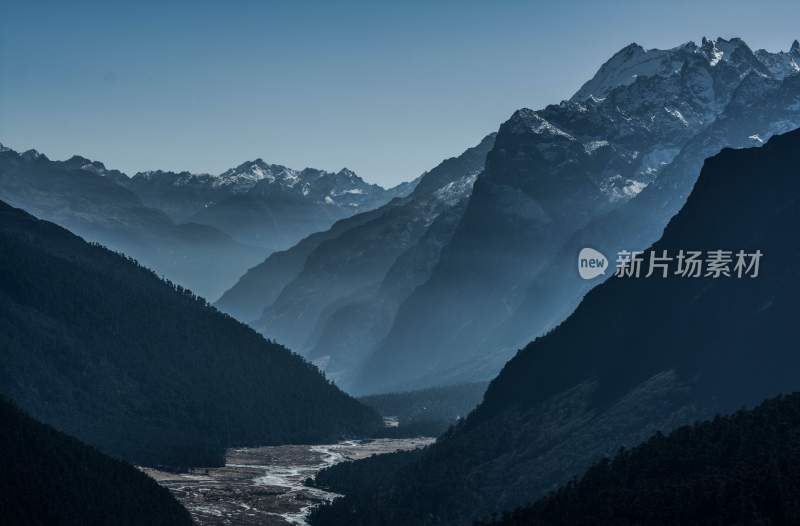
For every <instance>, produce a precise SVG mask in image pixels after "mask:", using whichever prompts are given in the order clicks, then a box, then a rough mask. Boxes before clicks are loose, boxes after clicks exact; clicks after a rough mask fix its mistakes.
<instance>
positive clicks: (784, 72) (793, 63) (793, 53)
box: [755, 40, 800, 80]
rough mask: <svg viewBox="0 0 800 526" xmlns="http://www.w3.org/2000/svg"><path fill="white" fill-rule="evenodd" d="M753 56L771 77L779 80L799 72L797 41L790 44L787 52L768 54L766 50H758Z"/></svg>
mask: <svg viewBox="0 0 800 526" xmlns="http://www.w3.org/2000/svg"><path fill="white" fill-rule="evenodd" d="M755 55H756V58H757V59H758V61H759V62H761V63H762V64H763V65H764V66H765V67H766V68H767V69H768V70H769V72H770V73H771V74H772V76H774V77H775V78H777V79H779V80H783V79H784V78H786V77H788V76H789V75H794V74H796V73H798V72H800V42H798V41H797V40H795V41H794V42H792V45H791V47H790V48H789V51H788V52H786V51H778V52H777V53H770V52H769V51H767V50H766V49H759V50H758V51H756V52H755Z"/></svg>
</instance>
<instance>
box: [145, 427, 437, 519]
mask: <svg viewBox="0 0 800 526" xmlns="http://www.w3.org/2000/svg"><path fill="white" fill-rule="evenodd" d="M433 441H434V439H432V438H406V439H375V440H348V441H345V442H340V443H338V444H329V445H317V446H309V445H287V446H269V447H258V448H241V449H230V450H228V452H227V455H226V463H225V466H224V467H219V468H199V469H194V470H192V471H190V472H188V473H169V472H165V471H158V470H154V469H150V468H143V470H144V471H145V472H146V473H147V474H148V475H150V476H151V477H153V478H154V479H155V480H157V481H158V482H159V484H161V485H162V486H165V487H166V488H168V489H169V490H170V491H171V492H172V493H173V494H174V495H175V497H176V498H177V499H178V500H179V501H180V502H181V503H182V504H183V505H184V506H186V508H187V509H188V510H189V512H190V513H191V514H192V517H193V518H194V520H195V521H196V522H197V523H198V524H199V525H200V526H207V525H209V526H210V525H215V526H216V525H230V526H251V525H263V526H273V525H305V524H307V522H306V518H307V516H308V512H309V511H310V510H311V508H313V507H314V506H317V505H319V504H321V503H323V502H328V501H330V500H332V499H333V498H335V497H337V496H338V495H337V494H335V493H330V492H327V491H323V490H320V489H316V488H311V487H308V486H305V485H304V484H303V482H304V481H305V480H306V479H307V478H310V477H313V476H314V475H315V474H316V473H317V472H318V471H320V470H321V469H323V468H326V467H328V466H333V465H334V464H338V463H339V462H343V461H345V460H358V459H361V458H365V457H369V456H371V455H375V454H383V453H391V452H394V451H406V450H410V449H416V448H420V447H424V446H427V445H428V444H431V443H432V442H433Z"/></svg>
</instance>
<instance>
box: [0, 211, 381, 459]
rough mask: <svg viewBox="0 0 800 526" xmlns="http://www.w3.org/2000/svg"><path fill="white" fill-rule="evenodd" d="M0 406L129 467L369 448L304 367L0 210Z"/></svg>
mask: <svg viewBox="0 0 800 526" xmlns="http://www.w3.org/2000/svg"><path fill="white" fill-rule="evenodd" d="M0 348H2V349H3V356H2V360H0V393H2V394H3V395H5V396H7V397H9V398H11V399H12V400H14V401H15V402H16V403H17V404H18V405H19V406H20V407H21V408H22V409H23V410H25V411H26V412H27V413H29V414H31V415H32V416H33V417H34V418H36V419H37V420H40V421H42V422H45V423H47V424H50V425H53V426H54V427H56V428H57V429H59V430H62V431H64V432H66V433H68V434H70V435H72V436H75V437H77V438H79V439H80V440H82V441H84V442H86V443H88V444H91V445H94V446H96V447H98V448H99V449H100V450H101V451H103V452H105V453H109V454H111V455H113V456H117V457H120V458H124V459H127V460H129V461H131V462H135V463H138V464H151V465H152V464H167V465H177V466H187V465H209V464H215V463H219V462H222V452H223V448H225V447H230V446H241V445H246V444H254V445H265V444H277V443H287V442H294V443H308V442H318V441H326V442H327V441H331V440H337V439H340V438H345V437H352V436H356V435H363V434H368V433H370V432H371V431H373V430H375V429H376V428H378V427H380V425H381V421H380V418H379V416H378V415H377V414H376V413H375V412H374V411H373V410H371V409H369V408H367V407H365V406H363V405H362V404H360V403H359V402H357V401H356V400H354V399H352V398H350V397H349V396H347V395H345V394H344V393H342V392H341V391H339V390H338V389H337V388H336V387H335V386H333V385H332V384H331V383H330V382H328V381H327V380H326V379H325V378H324V377H323V376H322V375H321V374H320V373H319V371H318V370H317V369H316V368H315V367H314V366H312V365H310V364H308V363H306V362H304V361H303V360H302V359H301V358H299V357H298V356H296V355H294V354H292V353H290V352H289V351H288V350H286V349H285V348H283V347H281V346H279V345H276V344H274V343H270V342H268V341H265V340H264V339H263V338H262V337H261V336H260V335H258V334H257V333H255V332H254V331H253V330H251V329H250V328H248V327H246V326H244V325H242V324H241V323H239V322H237V321H235V320H234V319H232V318H230V317H229V316H226V315H223V314H221V313H219V312H218V311H217V310H216V309H214V308H212V307H210V306H208V304H207V303H206V302H205V300H203V299H201V298H198V297H197V296H195V295H194V294H192V293H191V292H189V291H188V290H186V289H183V288H181V287H178V286H175V285H172V284H170V283H167V282H164V281H162V280H160V279H158V277H157V276H156V275H155V274H154V273H153V272H152V271H149V270H147V269H145V268H143V267H141V266H139V265H137V264H136V263H134V262H133V261H132V260H130V259H127V258H125V257H123V256H121V255H118V254H115V253H112V252H110V251H108V250H106V249H105V248H102V247H100V246H98V245H91V244H88V243H86V242H85V241H83V240H82V239H80V238H78V237H76V236H74V235H73V234H71V233H69V232H68V231H66V230H64V229H63V228H61V227H58V226H56V225H54V224H52V223H48V222H45V221H41V220H37V219H36V218H34V217H32V216H30V215H28V214H26V213H25V212H23V211H22V210H19V209H15V208H12V207H10V206H8V205H6V204H4V203H0Z"/></svg>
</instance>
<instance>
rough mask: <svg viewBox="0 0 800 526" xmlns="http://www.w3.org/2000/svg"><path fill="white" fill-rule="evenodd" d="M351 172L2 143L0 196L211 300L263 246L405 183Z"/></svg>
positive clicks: (298, 235) (365, 205)
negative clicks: (198, 169)
mask: <svg viewBox="0 0 800 526" xmlns="http://www.w3.org/2000/svg"><path fill="white" fill-rule="evenodd" d="M413 185H414V183H413V182H411V183H404V184H402V185H399V186H397V187H395V188H393V189H391V190H384V189H383V188H381V187H379V186H377V185H370V184H367V183H365V182H364V181H363V180H362V179H361V178H359V177H358V176H357V175H355V174H354V173H353V172H352V171H350V170H347V169H343V170H340V171H339V172H336V173H332V172H325V171H322V170H315V169H311V168H306V169H305V170H300V171H297V170H292V169H290V168H286V167H284V166H278V165H270V164H267V163H265V162H264V161H263V160H261V159H257V160H255V161H251V162H247V163H243V164H241V165H240V166H238V167H236V168H232V169H230V170H227V171H226V172H224V173H222V174H219V175H208V174H190V173H188V172H181V173H173V172H163V171H154V172H144V173H137V174H136V175H134V176H133V177H128V176H127V175H125V174H123V173H122V172H120V171H118V170H112V169H108V168H106V167H105V166H104V165H103V164H102V163H100V162H98V161H92V160H90V159H87V158H85V157H80V156H73V157H71V158H70V159H68V160H66V161H51V160H50V159H48V158H47V157H46V156H45V155H43V154H41V153H39V152H37V151H35V150H28V151H26V152H23V153H18V152H15V151H14V150H11V149H10V148H6V147H3V146H1V145H0V199H2V200H4V201H6V202H7V203H9V204H11V205H13V206H17V207H20V208H23V209H25V210H28V211H29V212H31V213H33V214H35V215H37V216H38V217H41V218H43V219H47V220H50V221H53V222H55V223H57V224H60V225H62V226H64V227H66V228H68V229H70V230H71V231H73V232H75V233H77V234H78V235H81V236H83V237H85V238H86V239H88V240H90V241H96V242H99V243H101V244H103V245H105V246H107V247H109V248H111V249H113V250H117V251H120V252H123V253H125V254H127V255H129V256H132V257H134V258H136V259H137V260H138V261H140V262H141V263H143V264H145V265H146V266H148V267H150V268H152V269H153V270H155V271H156V272H158V273H159V274H161V275H163V276H165V277H167V278H169V279H170V280H172V281H174V282H176V283H179V284H181V285H183V286H185V287H188V288H190V289H191V290H193V291H194V292H196V293H198V294H200V295H201V296H203V297H205V298H208V299H210V300H214V299H216V298H218V297H219V296H220V294H221V293H222V292H223V291H225V290H226V289H227V288H229V287H230V286H231V285H232V284H233V283H235V281H236V279H237V278H238V277H240V276H241V275H242V274H243V273H244V272H245V271H246V270H247V269H248V268H250V267H251V266H253V265H255V264H256V263H258V262H259V261H261V260H263V258H264V257H265V255H268V254H269V253H270V252H272V251H274V250H277V249H280V248H286V247H288V246H291V245H293V244H295V243H296V242H297V241H299V240H300V239H302V238H303V237H305V236H307V235H308V234H310V233H312V232H315V231H317V230H324V229H326V228H328V227H329V226H330V225H331V224H332V223H333V222H335V221H336V220H338V219H341V218H344V217H347V216H349V215H352V214H354V213H357V212H360V211H362V210H369V209H370V208H374V207H377V206H380V205H382V204H384V203H386V202H388V201H390V200H391V199H393V198H394V197H399V196H403V195H405V194H406V193H408V192H410V191H411V190H412V189H413Z"/></svg>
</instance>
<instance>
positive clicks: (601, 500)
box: [481, 394, 800, 526]
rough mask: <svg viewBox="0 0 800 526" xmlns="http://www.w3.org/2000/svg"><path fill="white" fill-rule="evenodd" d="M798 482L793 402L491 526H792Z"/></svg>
mask: <svg viewBox="0 0 800 526" xmlns="http://www.w3.org/2000/svg"><path fill="white" fill-rule="evenodd" d="M799 474H800V395H798V394H794V395H791V396H787V397H783V398H777V399H773V400H769V401H767V402H764V403H762V404H761V405H759V406H758V407H757V408H756V409H754V410H752V411H740V412H737V413H736V414H734V415H733V416H730V417H718V418H715V419H714V420H711V421H709V422H705V423H702V424H696V425H693V426H687V427H682V428H680V429H678V430H676V431H673V432H672V433H671V434H670V435H669V436H664V435H662V434H658V435H656V436H655V437H653V438H651V439H650V440H648V441H647V442H645V443H644V444H642V445H640V446H637V447H635V448H633V449H630V450H623V451H621V452H619V453H618V454H617V455H616V456H615V457H614V458H613V459H612V460H609V459H604V460H602V461H600V462H599V463H597V464H595V465H593V466H592V467H591V468H589V470H588V471H587V472H586V474H584V475H583V477H581V479H580V480H578V481H575V482H571V483H570V484H568V485H567V486H565V487H563V488H561V489H559V490H558V491H556V492H554V493H553V494H551V495H549V496H548V497H546V498H544V499H542V500H540V501H539V502H537V503H536V504H534V505H532V506H531V507H529V508H525V509H520V510H517V511H515V512H514V513H511V514H509V515H507V516H506V517H504V518H503V519H502V520H500V521H499V522H495V523H492V524H496V525H498V526H523V525H525V526H633V525H637V526H649V525H653V526H655V525H664V524H692V525H697V526H701V525H708V526H711V525H718V524H752V525H755V524H787V525H788V524H798V523H800V475H799ZM481 524H483V523H481Z"/></svg>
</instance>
